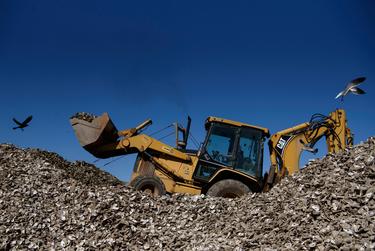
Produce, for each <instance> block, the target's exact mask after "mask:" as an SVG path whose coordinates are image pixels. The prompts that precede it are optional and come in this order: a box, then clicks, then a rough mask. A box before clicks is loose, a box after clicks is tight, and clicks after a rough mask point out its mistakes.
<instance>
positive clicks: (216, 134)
mask: <svg viewBox="0 0 375 251" xmlns="http://www.w3.org/2000/svg"><path fill="white" fill-rule="evenodd" d="M236 130H237V128H235V127H232V126H227V125H220V124H215V125H213V126H212V128H211V132H210V136H209V138H208V139H207V143H206V151H207V153H208V154H209V155H210V156H211V158H212V159H213V160H216V161H217V162H220V163H222V164H224V165H226V166H232V165H233V159H234V158H233V157H234V156H233V155H234V154H233V149H234V143H235V139H236Z"/></svg>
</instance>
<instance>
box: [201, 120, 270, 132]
mask: <svg viewBox="0 0 375 251" xmlns="http://www.w3.org/2000/svg"><path fill="white" fill-rule="evenodd" d="M213 122H216V123H221V124H227V125H232V126H237V127H248V128H252V129H257V130H261V131H262V132H263V134H264V135H265V136H266V137H269V136H270V131H269V130H268V129H267V128H264V127H260V126H254V125H249V124H245V123H241V122H238V121H233V120H229V119H223V118H218V117H213V116H210V117H208V118H207V119H206V123H205V127H206V129H208V126H209V125H210V124H211V123H213Z"/></svg>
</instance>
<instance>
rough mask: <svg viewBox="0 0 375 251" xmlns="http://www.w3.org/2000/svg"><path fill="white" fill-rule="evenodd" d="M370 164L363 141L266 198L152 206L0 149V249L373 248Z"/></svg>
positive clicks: (77, 167)
mask: <svg viewBox="0 0 375 251" xmlns="http://www.w3.org/2000/svg"><path fill="white" fill-rule="evenodd" d="M374 157H375V139H374V138H370V139H369V140H367V141H366V142H363V143H361V144H359V145H357V146H354V147H352V148H350V149H348V150H345V151H343V152H341V153H338V154H328V155H327V156H326V157H324V158H322V159H317V160H315V161H312V162H310V163H309V164H308V165H307V166H306V167H305V168H304V169H303V170H302V171H301V172H299V173H297V174H295V175H294V176H293V177H292V178H288V179H284V180H283V181H282V182H281V183H280V184H278V185H277V186H276V187H274V188H273V189H272V190H271V191H270V192H268V193H261V194H256V195H254V194H249V195H246V196H244V197H242V198H237V199H223V198H212V197H209V196H189V195H182V194H175V195H172V196H163V197H158V198H153V197H150V196H148V195H147V194H143V193H140V192H136V191H133V190H132V189H131V188H129V187H127V186H125V185H124V184H123V183H122V182H120V181H119V180H117V179H116V178H114V177H113V176H111V175H110V174H108V173H105V172H103V171H101V170H100V169H98V168H96V167H95V166H93V165H89V164H87V163H84V162H75V163H70V162H67V161H65V160H64V159H62V158H61V157H59V156H58V155H57V154H53V153H49V152H45V151H41V150H35V149H24V150H23V149H19V148H17V147H15V146H12V145H6V144H2V145H0V250H26V249H27V250H62V249H63V250H112V249H115V250H312V249H315V250H330V249H342V250H373V249H374V248H375V196H374V194H375V188H374V184H375V161H374ZM349 173H350V175H348V174H349Z"/></svg>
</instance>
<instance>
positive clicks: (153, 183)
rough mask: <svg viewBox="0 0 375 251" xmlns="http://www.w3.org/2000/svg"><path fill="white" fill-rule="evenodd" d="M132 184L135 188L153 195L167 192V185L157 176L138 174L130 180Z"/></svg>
mask: <svg viewBox="0 0 375 251" xmlns="http://www.w3.org/2000/svg"><path fill="white" fill-rule="evenodd" d="M130 186H131V187H133V188H134V189H135V190H138V191H143V192H146V193H149V194H151V195H153V196H161V195H164V194H166V190H165V186H164V184H163V182H162V181H161V180H160V178H159V177H157V176H138V177H137V178H135V179H134V180H133V181H131V182H130Z"/></svg>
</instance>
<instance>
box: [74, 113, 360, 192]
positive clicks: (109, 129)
mask: <svg viewBox="0 0 375 251" xmlns="http://www.w3.org/2000/svg"><path fill="white" fill-rule="evenodd" d="M190 122H191V120H190V118H188V125H187V127H186V128H183V127H182V126H179V125H177V124H176V125H177V126H176V146H175V147H172V146H170V145H167V144H165V143H163V142H161V141H158V140H156V139H155V138H153V137H150V136H148V135H146V134H142V133H141V132H142V130H143V129H145V128H146V127H147V126H148V125H150V124H151V123H152V122H151V120H146V121H145V122H143V123H142V124H140V125H139V126H137V127H135V128H131V129H127V130H123V131H118V130H117V129H116V127H115V125H114V124H113V122H112V120H111V119H110V117H109V115H108V114H107V113H104V114H103V115H101V116H99V117H92V118H90V119H87V118H80V117H79V116H78V117H72V118H71V119H70V123H71V125H72V127H73V129H74V131H75V134H76V137H77V138H78V140H79V142H80V144H81V146H82V147H83V148H84V149H85V150H87V151H88V152H90V153H91V154H92V155H94V156H95V157H97V158H109V157H114V156H120V155H127V154H133V153H137V154H138V156H137V159H136V162H135V164H134V168H133V173H132V177H131V180H130V185H131V186H133V187H134V188H135V189H137V190H141V191H147V192H149V193H151V194H153V195H163V194H165V193H189V194H207V195H211V196H221V197H239V196H241V195H243V194H245V193H248V192H261V191H267V190H269V189H270V188H271V187H272V186H273V185H275V184H276V183H277V182H279V181H280V179H281V178H283V177H284V176H286V175H288V174H292V173H294V172H297V171H298V170H299V169H300V167H299V158H300V155H301V152H302V151H304V150H307V151H312V152H314V151H315V150H314V149H313V147H314V144H315V143H316V142H317V141H318V140H319V139H320V138H321V137H323V136H325V138H326V142H327V148H328V152H338V151H340V150H342V149H344V148H345V147H346V146H348V145H352V142H353V138H352V134H351V132H350V130H349V128H348V127H347V121H346V115H345V111H344V110H341V109H339V110H335V111H334V112H332V113H330V114H329V115H328V116H324V115H321V114H316V115H313V117H312V118H311V120H310V121H309V122H306V123H303V124H300V125H298V126H295V127H292V128H289V129H286V130H283V131H280V132H278V133H276V134H273V135H272V136H271V137H270V133H269V130H268V129H267V128H263V127H259V126H254V125H249V124H245V123H240V122H236V121H232V120H228V119H222V118H217V117H208V118H207V120H206V122H205V129H206V131H207V134H206V137H205V140H204V142H203V144H201V146H200V148H199V149H197V150H188V149H186V146H187V140H188V137H189V128H190ZM181 134H182V139H181V140H180V139H179V135H181ZM267 138H270V139H269V140H268V146H269V150H270V160H271V167H270V170H269V173H266V174H265V175H263V154H264V152H263V150H264V143H265V141H266V139H267Z"/></svg>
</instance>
